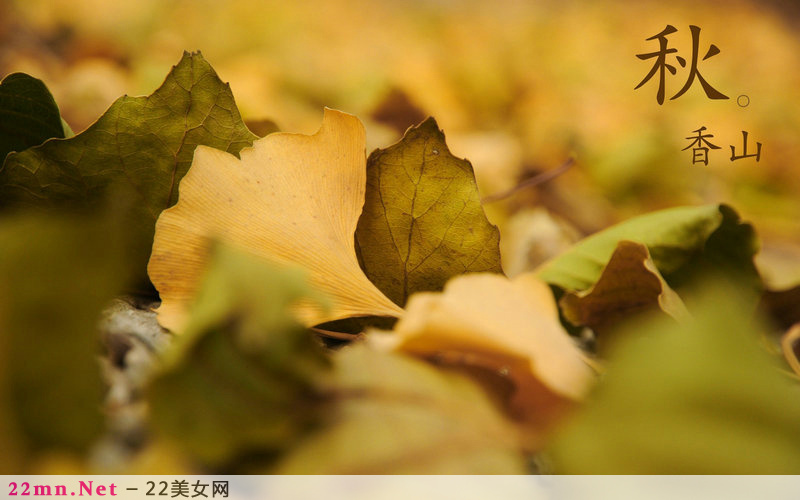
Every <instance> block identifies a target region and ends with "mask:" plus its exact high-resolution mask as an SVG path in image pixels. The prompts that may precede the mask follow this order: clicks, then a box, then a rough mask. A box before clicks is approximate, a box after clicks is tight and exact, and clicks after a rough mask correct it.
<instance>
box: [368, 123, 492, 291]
mask: <svg viewBox="0 0 800 500" xmlns="http://www.w3.org/2000/svg"><path fill="white" fill-rule="evenodd" d="M499 241H500V237H499V232H498V230H497V228H496V227H495V226H493V225H492V224H490V223H489V221H488V219H487V218H486V215H485V214H484V212H483V208H482V207H481V202H480V196H479V195H478V188H477V185H476V183H475V176H474V173H473V171H472V165H470V163H469V162H468V161H467V160H462V159H459V158H456V157H455V156H453V155H452V154H450V151H449V150H448V148H447V145H446V144H445V138H444V134H443V133H442V131H441V130H439V127H438V125H437V124H436V121H435V120H434V119H433V118H428V119H427V120H425V121H424V122H422V123H421V124H420V125H418V126H417V127H413V128H410V129H409V130H408V131H407V132H406V134H405V136H404V137H403V139H402V140H400V142H398V143H397V144H395V145H393V146H390V147H388V148H386V149H377V150H375V151H373V152H372V154H371V155H370V156H369V158H368V159H367V193H366V201H365V203H364V211H363V213H362V214H361V218H360V219H359V221H358V228H357V229H356V243H357V247H358V249H359V251H360V258H361V263H362V267H363V269H364V272H365V273H366V275H367V276H368V277H369V279H370V280H372V282H373V283H375V285H376V286H377V287H378V288H379V289H380V290H381V291H382V292H383V293H384V294H386V296H387V297H389V298H390V299H392V300H393V301H394V302H395V303H397V304H398V305H401V306H402V305H405V302H406V299H407V298H408V296H409V295H410V294H412V293H414V292H420V291H439V290H441V289H442V288H443V287H444V284H445V282H447V280H448V279H450V278H451V277H453V276H455V275H458V274H463V273H468V272H486V271H488V272H495V273H500V272H502V269H501V268H500V249H499Z"/></svg>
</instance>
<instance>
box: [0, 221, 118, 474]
mask: <svg viewBox="0 0 800 500" xmlns="http://www.w3.org/2000/svg"><path fill="white" fill-rule="evenodd" d="M120 233H121V232H120V231H119V227H118V225H117V224H115V223H114V221H112V220H105V219H104V220H95V219H91V220H81V219H78V218H75V217H66V216H58V217H56V216H50V217H43V216H35V217H34V216H17V217H5V218H2V219H0V241H2V245H0V360H2V362H0V443H2V448H3V453H2V454H1V455H2V456H0V471H3V473H5V474H12V473H13V474H19V473H22V472H23V471H25V470H29V468H30V467H35V466H36V465H37V463H38V462H39V461H40V460H42V459H43V457H45V456H47V455H52V454H68V455H69V456H70V457H72V458H73V459H74V458H76V457H78V458H82V457H83V454H84V453H86V451H87V450H88V449H89V447H90V446H91V445H92V444H93V443H94V442H95V440H96V439H97V438H98V437H99V436H100V435H101V434H102V433H103V432H104V430H105V426H104V421H103V415H102V414H101V406H102V401H103V384H102V381H101V375H100V365H99V362H98V359H97V357H98V346H99V335H98V331H97V325H96V322H97V320H98V318H99V315H100V311H101V310H102V308H103V306H104V305H105V304H106V302H107V301H109V300H110V299H111V298H112V297H113V296H114V294H115V293H119V291H120V290H121V289H122V288H123V287H124V286H125V284H126V279H127V278H128V273H127V272H126V268H127V264H126V261H125V252H124V248H125V247H124V243H125V242H124V238H123V237H122V235H121V234H120Z"/></svg>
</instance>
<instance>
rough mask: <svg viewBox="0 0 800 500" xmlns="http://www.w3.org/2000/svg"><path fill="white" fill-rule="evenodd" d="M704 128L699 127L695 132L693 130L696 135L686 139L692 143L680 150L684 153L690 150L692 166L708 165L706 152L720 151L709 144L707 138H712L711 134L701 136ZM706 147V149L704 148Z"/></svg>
mask: <svg viewBox="0 0 800 500" xmlns="http://www.w3.org/2000/svg"><path fill="white" fill-rule="evenodd" d="M705 129H706V128H705V127H700V128H699V129H697V130H693V131H692V132H693V133H696V134H697V135H693V136H689V137H687V139H689V140H691V141H693V142H692V143H691V144H689V145H688V146H686V147H685V148H683V149H681V151H686V150H687V149H689V148H692V165H694V164H695V163H698V162H703V164H705V165H708V150H709V148H710V149H721V148H720V147H719V146H715V145H714V144H711V143H710V142H709V141H708V140H707V138H709V137H714V136H713V135H712V134H705V135H704V134H703V131H704V130H705ZM704 144H705V145H707V146H708V147H706V146H704Z"/></svg>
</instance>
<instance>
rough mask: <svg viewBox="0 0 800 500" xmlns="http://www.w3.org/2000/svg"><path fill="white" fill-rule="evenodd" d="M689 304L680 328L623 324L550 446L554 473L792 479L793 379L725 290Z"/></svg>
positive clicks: (798, 394)
mask: <svg viewBox="0 0 800 500" xmlns="http://www.w3.org/2000/svg"><path fill="white" fill-rule="evenodd" d="M694 306H695V307H693V309H692V310H693V313H694V315H695V321H694V322H692V323H688V324H687V325H685V326H681V325H678V324H676V323H675V322H674V321H669V320H668V319H665V318H659V319H658V320H657V321H655V322H647V323H638V324H636V325H630V326H629V328H626V331H628V332H629V334H624V335H622V336H621V337H620V338H621V341H620V342H619V343H618V344H616V346H615V349H613V350H612V352H610V354H609V356H608V363H607V365H606V366H607V370H606V373H605V377H604V379H603V380H602V382H601V384H600V386H599V387H598V388H597V390H596V393H595V394H594V395H593V396H592V398H590V400H589V401H588V402H587V405H586V407H585V408H584V409H583V410H582V411H581V413H580V414H579V415H578V416H577V418H576V419H575V420H574V421H573V422H572V423H571V424H570V425H568V426H567V427H566V428H565V429H564V430H563V432H562V434H561V435H560V437H559V438H558V439H556V440H555V441H554V443H553V445H552V449H551V454H552V457H553V459H554V461H555V465H556V471H557V472H558V473H566V474H797V473H800V426H798V422H800V386H798V384H797V381H796V380H792V379H790V378H789V377H787V376H786V375H785V374H784V373H781V371H780V369H779V365H778V364H777V363H776V359H774V358H771V357H770V356H769V355H768V354H767V353H766V352H765V351H764V350H763V348H762V347H761V346H760V345H759V341H758V339H757V338H756V337H755V335H754V333H753V332H754V331H758V330H759V328H760V327H761V325H753V324H752V319H751V318H750V317H749V315H748V313H747V312H746V310H747V307H745V304H744V302H743V301H742V300H741V298H740V297H738V296H737V297H734V296H732V295H731V292H730V288H729V287H726V285H724V284H718V285H717V286H716V289H708V290H707V291H706V293H705V294H704V295H702V296H701V298H700V299H699V302H698V303H696V304H694ZM754 326H755V328H754ZM642 332H646V335H642V334H641V333H642Z"/></svg>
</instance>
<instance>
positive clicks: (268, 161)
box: [148, 109, 402, 331]
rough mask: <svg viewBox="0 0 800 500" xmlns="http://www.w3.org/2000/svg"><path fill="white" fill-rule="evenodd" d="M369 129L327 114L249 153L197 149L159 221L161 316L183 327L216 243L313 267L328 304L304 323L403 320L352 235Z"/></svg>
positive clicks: (154, 260) (312, 309) (154, 271)
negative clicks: (367, 269) (314, 125)
mask: <svg viewBox="0 0 800 500" xmlns="http://www.w3.org/2000/svg"><path fill="white" fill-rule="evenodd" d="M364 135H365V133H364V127H363V126H362V125H361V122H360V121H359V120H358V118H356V117H354V116H352V115H348V114H345V113H342V112H339V111H334V110H330V109H326V110H325V114H324V117H323V120H322V126H321V127H320V129H319V131H318V132H317V133H316V134H314V135H311V136H306V135H300V134H288V133H275V134H270V135H268V136H267V137H264V138H263V139H260V140H257V141H256V142H255V143H254V144H253V147H252V148H248V149H244V150H242V152H241V155H242V159H241V161H240V160H238V159H237V158H236V157H235V156H233V155H231V154H229V153H225V152H224V151H219V150H216V149H212V148H208V147H199V148H197V151H196V153H195V157H194V162H193V163H192V168H191V169H190V170H189V173H188V174H187V175H186V177H185V178H184V179H183V182H181V186H180V200H179V201H178V203H177V204H176V205H175V206H174V207H173V208H171V209H169V210H165V211H164V212H163V213H162V214H161V217H160V218H159V219H158V223H157V224H156V234H155V240H154V243H153V254H152V257H151V259H150V263H149V266H148V270H149V273H150V279H151V280H152V282H153V284H154V285H155V286H156V288H157V289H158V291H159V293H160V295H161V299H162V305H161V307H160V308H159V309H158V319H159V322H160V323H161V324H162V325H163V326H164V327H165V328H168V329H170V330H173V331H180V330H181V329H182V327H183V324H184V322H185V319H186V313H187V307H188V305H189V304H190V303H191V301H192V299H193V296H194V294H195V292H196V290H197V287H198V285H199V282H200V279H201V277H202V275H203V273H204V272H205V268H206V266H207V262H208V245H209V241H210V239H212V238H214V239H219V240H221V241H223V242H225V243H228V244H230V245H233V246H236V247H238V248H241V249H244V250H246V251H248V252H250V253H253V254H254V255H258V256H259V257H261V258H263V259H265V260H267V261H270V262H273V263H278V264H283V265H287V264H288V265H296V266H300V267H303V268H305V269H308V270H309V281H310V283H311V284H312V286H313V288H314V289H317V290H320V291H321V292H322V293H323V294H325V295H326V296H328V297H329V298H330V300H331V302H332V303H331V307H330V308H328V309H327V310H325V311H323V310H321V309H320V308H319V307H316V306H315V305H313V304H309V305H308V306H307V307H303V308H301V310H300V311H299V314H300V315H301V317H302V320H303V322H304V323H305V324H306V325H309V326H311V325H314V324H318V323H322V322H325V321H333V320H337V319H342V318H348V317H355V316H398V315H400V314H401V312H402V309H400V308H399V307H398V306H396V305H395V304H393V303H392V302H391V301H390V300H389V299H387V298H386V297H385V296H384V295H383V294H382V293H381V292H380V291H379V290H378V289H377V288H375V285H373V284H372V283H371V282H370V281H369V279H367V277H366V276H365V275H364V273H363V271H362V270H361V268H360V267H359V265H358V260H357V258H356V254H355V243H354V237H353V234H354V232H355V228H356V224H357V223H358V216H359V214H360V213H361V206H362V203H363V200H364V188H365V182H366V172H365V168H364V165H365V163H364V162H365V160H364V141H365V137H364Z"/></svg>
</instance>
